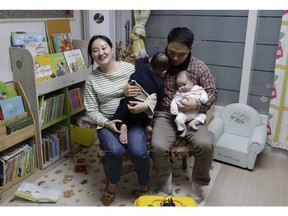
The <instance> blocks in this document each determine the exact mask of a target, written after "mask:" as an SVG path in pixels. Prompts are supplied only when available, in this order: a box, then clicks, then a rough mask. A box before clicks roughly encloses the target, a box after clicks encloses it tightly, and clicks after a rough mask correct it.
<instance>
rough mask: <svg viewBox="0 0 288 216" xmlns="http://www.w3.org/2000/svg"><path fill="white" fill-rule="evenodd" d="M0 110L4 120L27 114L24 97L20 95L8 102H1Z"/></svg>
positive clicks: (7, 100)
mask: <svg viewBox="0 0 288 216" xmlns="http://www.w3.org/2000/svg"><path fill="white" fill-rule="evenodd" d="M0 108H1V112H2V115H3V119H8V118H11V117H13V116H16V115H18V114H20V113H23V112H25V110H24V105H23V101H22V97H21V96H20V95H19V96H16V97H13V98H9V99H6V100H0Z"/></svg>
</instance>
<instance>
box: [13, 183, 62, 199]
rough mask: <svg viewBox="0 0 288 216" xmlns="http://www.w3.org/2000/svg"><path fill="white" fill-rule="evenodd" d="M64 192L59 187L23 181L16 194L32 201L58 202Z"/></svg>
mask: <svg viewBox="0 0 288 216" xmlns="http://www.w3.org/2000/svg"><path fill="white" fill-rule="evenodd" d="M62 192H63V191H62V189H61V188H59V187H53V188H46V187H43V186H38V185H35V184H33V183H30V182H27V181H22V182H21V184H20V186H19V188H18V189H17V190H16V192H15V196H17V197H20V198H23V199H26V200H30V201H32V202H47V203H56V202H57V201H58V200H59V198H60V196H61V194H62Z"/></svg>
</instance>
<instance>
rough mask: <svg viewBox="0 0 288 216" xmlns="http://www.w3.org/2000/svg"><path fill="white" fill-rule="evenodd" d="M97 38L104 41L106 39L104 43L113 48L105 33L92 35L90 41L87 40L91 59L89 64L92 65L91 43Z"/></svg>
mask: <svg viewBox="0 0 288 216" xmlns="http://www.w3.org/2000/svg"><path fill="white" fill-rule="evenodd" d="M97 39H102V40H104V41H106V43H107V44H108V45H109V46H110V47H111V48H113V44H112V42H111V40H110V39H109V38H108V37H106V36H105V35H94V36H93V37H92V38H91V39H90V41H89V44H88V55H89V56H90V59H91V64H92V65H93V64H94V60H93V57H92V44H93V42H94V41H95V40H97Z"/></svg>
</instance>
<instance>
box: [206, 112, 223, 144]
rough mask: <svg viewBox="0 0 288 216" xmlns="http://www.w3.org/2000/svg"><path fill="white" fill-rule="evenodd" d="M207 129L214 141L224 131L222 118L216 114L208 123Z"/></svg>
mask: <svg viewBox="0 0 288 216" xmlns="http://www.w3.org/2000/svg"><path fill="white" fill-rule="evenodd" d="M208 131H209V133H210V134H211V135H212V138H213V142H214V143H216V142H217V141H218V139H219V138H220V136H221V135H222V134H223V131H224V122H223V120H222V119H221V118H220V117H218V116H216V117H214V118H213V120H212V121H211V122H210V124H209V125H208Z"/></svg>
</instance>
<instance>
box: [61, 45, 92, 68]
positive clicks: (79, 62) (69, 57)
mask: <svg viewBox="0 0 288 216" xmlns="http://www.w3.org/2000/svg"><path fill="white" fill-rule="evenodd" d="M64 56H65V59H66V61H67V65H68V67H69V70H70V73H74V72H77V71H82V70H85V69H87V67H86V64H85V61H84V58H83V55H82V52H81V50H80V49H76V50H71V51H66V52H64Z"/></svg>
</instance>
